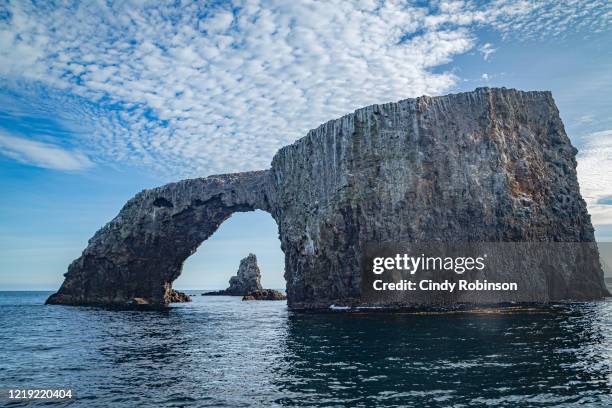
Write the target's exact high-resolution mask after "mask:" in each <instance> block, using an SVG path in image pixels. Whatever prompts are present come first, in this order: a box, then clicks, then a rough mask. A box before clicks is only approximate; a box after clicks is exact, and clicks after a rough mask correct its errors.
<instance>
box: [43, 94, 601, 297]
mask: <svg viewBox="0 0 612 408" xmlns="http://www.w3.org/2000/svg"><path fill="white" fill-rule="evenodd" d="M575 156H576V149H575V148H574V147H573V146H572V145H571V143H570V140H569V138H568V137H567V135H566V133H565V130H564V126H563V123H562V122H561V119H560V117H559V112H558V110H557V107H556V105H555V102H554V100H553V97H552V95H551V93H550V92H522V91H517V90H514V89H505V88H499V89H490V88H479V89H476V90H475V91H473V92H466V93H459V94H453V95H447V96H440V97H428V96H423V97H419V98H415V99H406V100H402V101H399V102H397V103H386V104H382V105H372V106H368V107H366V108H362V109H358V110H356V111H355V112H354V113H351V114H348V115H346V116H344V117H342V118H340V119H337V120H332V121H330V122H327V123H325V124H323V125H321V126H319V127H318V128H316V129H314V130H312V131H310V132H309V133H308V134H307V135H306V136H305V137H303V138H302V139H300V140H298V141H296V142H295V143H293V144H292V145H289V146H286V147H284V148H282V149H280V150H279V151H278V152H277V153H276V155H275V156H274V158H273V160H272V164H271V168H270V169H268V170H262V171H252V172H246V173H235V174H224V175H216V176H210V177H205V178H196V179H190V180H183V181H179V182H176V183H171V184H167V185H165V186H162V187H159V188H154V189H150V190H144V191H142V192H140V193H138V194H137V195H136V196H135V197H134V198H132V199H131V200H129V201H128V202H127V203H126V204H125V206H124V207H123V208H122V209H121V211H120V212H119V214H118V215H117V216H116V217H115V218H114V219H113V220H112V221H110V222H109V223H108V224H107V225H105V226H104V227H103V228H102V229H100V230H99V231H98V232H97V233H96V234H95V235H94V236H93V238H91V239H90V241H89V245H88V246H87V248H85V250H84V251H83V253H82V255H81V257H80V258H78V259H77V260H75V261H74V262H73V263H72V264H71V265H70V266H69V268H68V272H67V273H66V274H65V281H64V283H63V284H62V286H61V288H60V289H59V291H58V292H57V293H55V294H53V295H52V296H51V297H50V298H49V299H48V301H47V303H51V304H68V305H123V304H126V303H129V302H131V301H133V299H136V298H137V299H140V301H141V303H146V304H149V305H151V306H162V307H163V306H166V305H167V304H168V303H170V302H171V301H172V293H173V292H172V282H173V281H174V280H175V279H176V278H177V277H178V276H179V275H180V273H181V269H182V266H183V262H184V261H185V259H187V257H189V256H190V255H192V254H193V253H194V252H195V251H196V249H197V248H198V246H199V245H200V244H201V243H202V242H203V241H205V240H206V239H207V238H208V237H210V236H211V235H212V234H213V233H214V232H215V231H216V230H217V228H218V227H219V226H220V225H221V223H222V222H223V221H225V220H226V219H227V218H229V217H230V216H231V215H232V214H233V213H235V212H240V211H253V210H256V209H260V210H264V211H267V212H269V213H270V214H271V215H272V217H273V218H274V219H275V221H276V222H277V224H278V231H279V237H280V240H281V248H282V250H283V252H284V254H285V278H286V281H287V302H288V305H289V307H290V308H292V309H320V308H329V307H330V306H332V305H335V306H341V307H345V306H367V305H369V301H368V300H367V299H365V298H362V287H361V285H362V282H361V281H362V279H361V270H362V258H363V254H364V253H365V250H366V248H367V247H368V245H371V244H372V243H384V242H400V241H401V242H416V243H419V242H456V243H462V242H480V241H482V242H536V243H537V242H546V243H557V242H559V243H572V242H574V243H581V244H583V245H581V246H580V249H569V250H566V251H559V250H554V249H552V250H547V251H549V253H548V254H549V255H551V256H547V257H542V258H540V257H534V259H533V260H532V262H531V263H530V264H529V265H527V266H528V267H527V268H525V269H524V270H522V271H521V272H517V273H513V274H511V275H512V276H504V278H511V279H512V280H513V281H514V282H516V283H517V285H518V288H519V289H518V290H517V291H513V292H496V293H493V294H489V295H486V296H483V295H481V294H477V293H476V294H474V293H466V294H463V295H461V296H459V297H457V296H446V295H437V296H425V297H419V298H410V297H407V298H402V299H401V300H400V302H399V305H400V306H402V305H405V306H410V307H412V306H417V307H428V306H431V305H439V304H442V305H449V304H450V305H452V304H461V303H470V304H480V303H487V304H489V303H507V302H552V301H561V300H592V299H599V298H602V297H604V296H607V295H608V291H607V289H606V288H605V285H604V281H603V273H602V270H601V266H600V264H599V256H598V251H597V247H596V245H595V243H594V233H593V227H592V225H591V221H590V217H589V215H588V213H587V209H586V204H585V202H584V200H583V199H582V197H581V195H580V191H579V187H578V182H577V179H576V160H575ZM540 259H547V261H546V262H541V261H540ZM576 259H580V260H581V266H580V268H577V267H576V265H575V263H574V261H575V260H576ZM498 273H499V272H498V271H496V270H490V271H487V273H486V274H484V276H480V278H486V279H488V280H490V281H494V280H495V279H496V278H499V276H497V274H498ZM378 305H379V306H387V305H385V304H384V302H383V303H382V304H380V303H379V304H378ZM397 305H398V304H394V306H397Z"/></svg>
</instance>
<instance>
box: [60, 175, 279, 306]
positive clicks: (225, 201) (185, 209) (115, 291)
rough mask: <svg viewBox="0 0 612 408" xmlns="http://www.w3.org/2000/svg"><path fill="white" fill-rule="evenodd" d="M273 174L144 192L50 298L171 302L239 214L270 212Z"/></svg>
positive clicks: (74, 301)
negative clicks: (201, 253)
mask: <svg viewBox="0 0 612 408" xmlns="http://www.w3.org/2000/svg"><path fill="white" fill-rule="evenodd" d="M268 178H269V171H255V172H247V173H238V174H226V175H220V176H210V177H207V178H199V179H191V180H183V181H180V182H177V183H171V184H167V185H165V186H163V187H159V188H155V189H151V190H144V191H142V192H141V193H139V194H137V195H136V196H135V197H134V198H132V199H131V200H129V201H128V202H127V203H126V205H125V206H124V207H123V208H122V209H121V211H120V212H119V214H118V215H117V217H115V218H114V219H113V220H112V221H111V222H109V223H108V224H107V225H106V226H104V227H103V228H102V229H100V230H99V231H98V232H97V233H96V234H95V235H94V237H93V238H91V239H90V241H89V245H88V247H87V248H86V249H85V251H84V252H83V254H82V255H81V257H80V258H79V259H77V260H75V261H74V262H73V263H72V264H71V265H70V266H69V268H68V272H67V273H66V274H65V277H66V279H65V281H64V283H63V285H62V286H61V288H60V290H59V291H58V292H57V293H56V294H54V295H52V296H51V297H50V298H49V300H48V303H61V304H100V305H109V304H117V305H125V304H126V302H127V303H130V302H139V303H146V304H151V305H165V304H167V303H169V299H170V293H171V290H172V282H173V281H174V280H175V279H176V278H177V277H178V276H179V275H180V273H181V270H182V267H183V262H184V261H185V260H186V259H187V258H188V257H189V256H191V255H192V254H193V253H194V252H195V251H196V249H197V248H198V246H199V245H200V244H201V243H202V242H203V241H205V240H206V239H208V238H209V237H210V236H211V235H212V234H213V233H214V232H215V231H216V230H217V228H219V226H220V225H221V223H223V221H225V220H226V219H228V218H229V217H230V216H231V215H232V214H233V213H235V212H244V211H254V210H256V209H261V210H264V211H270V201H269V200H270V191H269V188H268V186H269V183H268Z"/></svg>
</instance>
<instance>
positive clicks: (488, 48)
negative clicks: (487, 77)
mask: <svg viewBox="0 0 612 408" xmlns="http://www.w3.org/2000/svg"><path fill="white" fill-rule="evenodd" d="M478 51H480V53H481V54H482V58H483V59H484V60H485V61H486V60H488V59H489V57H490V56H491V55H492V54H493V53H494V52H495V51H497V50H496V49H495V48H493V45H491V44H490V43H486V44H483V45H481V46H480V48H478Z"/></svg>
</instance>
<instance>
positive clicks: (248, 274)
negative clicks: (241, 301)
mask: <svg viewBox="0 0 612 408" xmlns="http://www.w3.org/2000/svg"><path fill="white" fill-rule="evenodd" d="M261 289H262V287H261V271H260V270H259V265H257V257H256V256H255V254H249V255H248V256H247V257H246V258H242V260H240V266H239V267H238V272H237V273H236V275H234V276H232V277H231V278H230V280H229V287H228V288H227V289H224V290H218V291H215V292H207V293H202V296H245V295H247V294H249V293H251V292H255V291H258V290H261Z"/></svg>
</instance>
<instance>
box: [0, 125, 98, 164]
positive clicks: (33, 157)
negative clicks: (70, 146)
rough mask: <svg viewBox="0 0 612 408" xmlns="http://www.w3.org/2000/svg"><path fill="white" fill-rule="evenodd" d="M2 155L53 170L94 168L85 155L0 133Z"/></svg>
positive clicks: (0, 151) (0, 152)
mask: <svg viewBox="0 0 612 408" xmlns="http://www.w3.org/2000/svg"><path fill="white" fill-rule="evenodd" d="M0 154H2V155H4V156H7V157H10V158H12V159H14V160H17V161H18V162H21V163H25V164H29V165H33V166H36V167H43V168H47V169H53V170H64V171H75V170H83V169H86V168H88V167H91V166H92V164H93V163H92V162H91V161H90V160H89V159H88V158H87V156H85V155H84V154H83V153H81V152H78V151H70V150H67V149H64V148H62V147H59V146H56V145H53V144H49V143H43V142H38V141H34V140H29V139H24V138H21V137H16V136H12V135H9V134H6V133H4V132H0Z"/></svg>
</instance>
